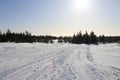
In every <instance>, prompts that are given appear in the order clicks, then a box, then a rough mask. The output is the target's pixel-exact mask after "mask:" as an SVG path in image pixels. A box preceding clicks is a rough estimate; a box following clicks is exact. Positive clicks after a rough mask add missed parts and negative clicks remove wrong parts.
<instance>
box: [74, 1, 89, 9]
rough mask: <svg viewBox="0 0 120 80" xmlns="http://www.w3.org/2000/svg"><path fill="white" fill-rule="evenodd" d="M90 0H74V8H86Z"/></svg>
mask: <svg viewBox="0 0 120 80" xmlns="http://www.w3.org/2000/svg"><path fill="white" fill-rule="evenodd" d="M89 5H90V0H75V8H76V9H78V10H86V9H88V8H89Z"/></svg>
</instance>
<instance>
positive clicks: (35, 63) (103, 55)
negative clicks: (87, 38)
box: [0, 43, 120, 80]
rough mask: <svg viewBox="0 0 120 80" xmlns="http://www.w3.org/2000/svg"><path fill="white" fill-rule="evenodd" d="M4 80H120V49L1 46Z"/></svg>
mask: <svg viewBox="0 0 120 80" xmlns="http://www.w3.org/2000/svg"><path fill="white" fill-rule="evenodd" d="M0 80H120V45H118V44H116V43H114V44H99V45H85V44H82V45H75V44H64V43H62V44H43V43H31V44H30V43H17V44H16V43H0Z"/></svg>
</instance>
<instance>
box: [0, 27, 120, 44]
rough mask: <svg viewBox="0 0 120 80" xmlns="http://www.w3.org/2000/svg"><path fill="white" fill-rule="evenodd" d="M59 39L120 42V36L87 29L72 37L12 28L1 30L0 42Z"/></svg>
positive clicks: (81, 41)
mask: <svg viewBox="0 0 120 80" xmlns="http://www.w3.org/2000/svg"><path fill="white" fill-rule="evenodd" d="M56 39H57V40H58V43H62V42H65V43H66V42H68V43H73V44H82V43H84V44H98V43H113V42H120V36H104V35H100V36H96V34H95V33H94V32H93V31H92V32H90V34H88V32H87V31H86V32H85V34H82V32H81V31H80V32H78V33H77V34H74V35H73V36H72V37H69V36H64V37H63V36H60V37H56V36H50V35H40V36H36V35H32V34H31V33H30V32H28V31H25V32H20V33H15V32H12V31H11V30H9V29H8V30H7V31H6V32H1V31H0V42H16V43H20V42H29V43H32V42H43V43H53V40H56Z"/></svg>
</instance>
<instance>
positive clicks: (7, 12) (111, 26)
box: [0, 0, 120, 36]
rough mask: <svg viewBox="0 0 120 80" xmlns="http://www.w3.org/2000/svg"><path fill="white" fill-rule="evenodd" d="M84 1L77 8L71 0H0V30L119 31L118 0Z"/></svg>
mask: <svg viewBox="0 0 120 80" xmlns="http://www.w3.org/2000/svg"><path fill="white" fill-rule="evenodd" d="M80 1H81V0H80ZM87 1H88V3H89V5H87V6H86V7H85V8H84V9H81V8H75V5H76V4H74V2H75V0H0V30H2V31H6V30H7V29H8V28H9V29H11V30H12V31H15V32H23V31H25V30H28V31H30V32H32V33H33V34H36V35H39V34H45V35H46V34H50V35H68V36H69V35H73V34H74V33H75V32H77V31H80V30H81V31H82V32H85V31H86V30H87V31H88V32H90V31H92V30H93V31H94V32H95V33H96V34H98V35H99V34H105V35H120V0H87ZM81 3H82V2H81ZM79 7H82V6H79Z"/></svg>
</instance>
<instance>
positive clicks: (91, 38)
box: [72, 31, 120, 44]
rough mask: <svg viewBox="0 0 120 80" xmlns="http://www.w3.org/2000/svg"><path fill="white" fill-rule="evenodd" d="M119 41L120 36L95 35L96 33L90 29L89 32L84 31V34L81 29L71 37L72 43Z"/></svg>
mask: <svg viewBox="0 0 120 80" xmlns="http://www.w3.org/2000/svg"><path fill="white" fill-rule="evenodd" d="M115 42H119V43H120V36H104V35H100V36H96V34H95V33H94V32H93V31H92V32H90V34H88V32H87V31H86V32H85V34H82V33H81V31H80V32H78V33H77V34H74V35H73V37H72V43H75V44H82V43H85V44H98V43H115Z"/></svg>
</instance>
